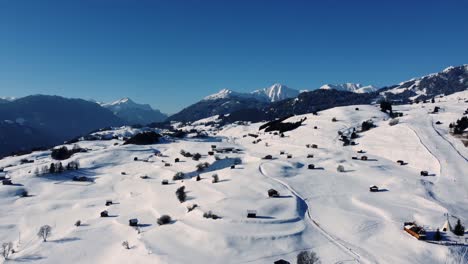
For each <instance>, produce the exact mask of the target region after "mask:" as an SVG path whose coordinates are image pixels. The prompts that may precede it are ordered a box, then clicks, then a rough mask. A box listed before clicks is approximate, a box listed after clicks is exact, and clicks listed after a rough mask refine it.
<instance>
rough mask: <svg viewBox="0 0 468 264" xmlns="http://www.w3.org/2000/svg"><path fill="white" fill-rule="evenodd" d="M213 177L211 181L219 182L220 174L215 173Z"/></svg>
mask: <svg viewBox="0 0 468 264" xmlns="http://www.w3.org/2000/svg"><path fill="white" fill-rule="evenodd" d="M211 177H212V178H213V180H212V181H211V182H212V183H217V182H219V176H218V174H213V175H212V176H211Z"/></svg>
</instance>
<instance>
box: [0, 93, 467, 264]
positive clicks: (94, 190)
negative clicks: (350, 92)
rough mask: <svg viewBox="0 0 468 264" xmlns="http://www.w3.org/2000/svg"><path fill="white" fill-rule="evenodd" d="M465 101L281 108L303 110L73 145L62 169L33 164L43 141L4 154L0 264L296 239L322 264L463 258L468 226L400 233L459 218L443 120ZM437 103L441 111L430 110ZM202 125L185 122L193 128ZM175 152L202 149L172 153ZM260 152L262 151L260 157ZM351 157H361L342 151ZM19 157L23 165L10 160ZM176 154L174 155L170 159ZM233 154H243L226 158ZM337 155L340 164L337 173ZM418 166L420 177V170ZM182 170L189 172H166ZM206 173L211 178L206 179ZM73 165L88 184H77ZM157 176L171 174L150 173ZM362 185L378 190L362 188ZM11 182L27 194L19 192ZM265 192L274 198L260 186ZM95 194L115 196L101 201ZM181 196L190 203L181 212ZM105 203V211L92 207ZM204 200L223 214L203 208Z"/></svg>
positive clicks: (146, 259) (183, 257) (189, 257)
mask: <svg viewBox="0 0 468 264" xmlns="http://www.w3.org/2000/svg"><path fill="white" fill-rule="evenodd" d="M459 98H464V99H463V100H459ZM467 99H468V92H466V91H465V92H461V93H457V94H453V95H450V96H447V97H444V98H441V99H437V101H436V103H435V104H431V103H427V104H417V105H402V106H394V110H397V111H399V112H403V114H404V116H403V117H401V118H399V121H400V122H399V124H397V125H395V126H390V125H389V124H388V116H387V115H386V114H384V113H382V112H380V111H379V108H378V106H376V105H359V106H348V107H338V108H334V109H330V110H326V111H322V112H320V113H319V115H318V116H314V115H311V114H308V115H303V116H296V117H292V118H291V119H290V120H291V121H295V120H299V119H300V118H302V117H304V116H305V117H307V120H306V121H305V123H304V124H303V125H302V126H301V127H299V128H297V129H296V130H293V131H290V132H287V133H285V137H279V136H277V135H273V134H270V133H264V132H260V133H259V132H258V128H259V126H260V125H261V124H251V125H228V126H226V127H224V128H223V129H222V130H221V131H219V132H217V134H216V136H213V137H210V138H206V139H184V140H178V141H174V142H164V143H161V144H155V145H146V146H135V145H122V143H123V141H122V140H117V139H114V140H106V141H83V142H79V143H78V144H79V145H80V147H83V148H87V149H89V151H88V152H86V153H77V154H75V155H73V156H72V157H71V158H70V159H68V160H65V161H62V163H63V164H67V163H68V162H69V161H79V163H80V167H81V168H80V169H79V170H77V171H69V172H65V173H62V174H53V175H49V174H46V175H40V176H35V175H33V172H34V170H35V168H37V167H42V166H43V165H48V164H50V163H51V162H52V160H51V158H50V151H44V152H34V153H32V154H30V155H25V156H21V157H9V158H5V159H2V160H0V167H5V171H6V172H7V175H8V176H10V177H11V179H12V181H13V183H14V185H13V186H2V185H0V207H1V213H0V243H4V242H8V241H11V242H13V244H14V248H15V251H17V253H15V254H12V255H11V256H10V260H8V261H6V263H16V262H17V263H25V262H26V263H28V262H31V263H273V262H274V261H276V260H278V259H285V260H288V261H291V263H294V262H295V259H296V255H297V254H298V253H299V252H300V251H302V250H311V251H314V252H316V253H317V255H318V256H319V257H320V259H321V261H322V263H392V264H393V263H421V264H422V263H468V262H467V259H468V246H466V245H467V243H466V242H465V238H466V237H468V234H465V236H464V237H461V238H458V237H455V236H453V235H452V234H451V233H444V235H445V236H446V237H445V240H447V241H452V242H458V243H465V246H450V247H449V246H446V245H438V244H434V243H428V242H424V241H419V240H417V239H415V238H414V237H412V236H410V235H409V234H408V233H406V232H404V231H403V222H405V221H416V222H417V223H418V224H420V225H423V226H424V227H425V228H426V230H427V231H428V234H429V235H430V234H431V233H433V232H434V231H435V230H436V229H437V228H440V227H442V225H443V224H444V222H445V220H446V216H444V214H446V213H449V215H450V217H449V219H450V221H451V224H452V226H454V225H455V222H456V219H457V218H459V219H461V221H462V222H463V223H465V226H466V225H468V160H467V158H468V149H467V148H466V147H464V146H463V144H462V143H461V141H460V140H459V139H457V138H454V137H452V135H450V134H449V131H448V124H449V123H450V122H454V121H455V120H457V119H459V118H461V117H462V114H463V112H464V111H465V109H467V107H468V104H467V103H465V101H466V100H467ZM434 106H439V107H440V108H441V111H440V113H438V114H431V113H430V112H431V111H432V110H433V108H434ZM356 107H358V108H359V110H358V111H357V110H355V108H356ZM333 117H335V118H336V119H337V122H332V121H331V120H332V118H333ZM368 119H372V120H373V121H374V123H375V124H376V125H377V127H375V128H373V129H371V130H369V131H366V132H363V133H360V134H359V135H360V137H359V138H358V139H356V140H355V141H356V143H357V145H355V146H346V147H344V146H343V144H342V142H341V141H339V135H338V133H337V132H338V131H339V130H344V129H349V128H352V127H359V126H360V124H361V123H362V121H364V120H368ZM205 121H213V120H212V119H207V120H205ZM437 121H440V122H442V124H440V125H436V124H435V123H436V122H437ZM202 123H203V122H198V123H196V124H195V125H196V127H197V128H198V129H200V128H202V127H203V124H202ZM314 126H317V129H314ZM115 133H120V134H121V135H125V136H128V135H131V134H134V133H136V132H135V131H134V130H132V129H128V128H123V129H121V130H118V131H115ZM248 133H259V137H258V138H259V139H261V140H262V141H261V142H259V143H257V144H253V143H252V142H253V141H254V140H255V139H254V138H253V137H250V136H247V137H244V135H247V134H248ZM265 143H268V144H265ZM306 144H316V145H317V148H306ZM211 145H216V146H217V148H218V149H219V148H223V147H234V148H236V149H240V150H241V151H239V152H238V153H223V154H216V155H217V156H218V157H220V158H221V160H216V159H215V156H211V155H208V151H210V150H211ZM69 147H71V146H69ZM181 150H185V151H188V152H191V153H197V152H199V153H201V154H202V158H201V159H200V161H194V160H192V159H191V158H186V157H183V156H182V155H180V154H179V153H180V151H181ZM358 150H364V151H365V154H358V153H357V151H358ZM280 151H285V153H286V154H291V155H292V158H287V156H286V155H280ZM157 152H160V153H162V154H163V155H162V156H157V155H155V153H157ZM308 154H313V155H314V157H313V158H307V155H308ZM266 155H272V156H273V159H272V160H264V159H262V158H263V157H264V156H266ZM362 155H366V156H367V157H368V160H367V161H363V160H353V159H352V157H353V156H358V157H361V156H362ZM135 157H137V158H138V159H139V160H138V161H134V158H135ZM24 158H26V159H31V160H34V163H27V164H20V160H21V159H24ZM175 158H179V159H180V160H181V162H178V163H174V160H175ZM235 158H240V159H241V160H242V163H241V164H240V165H237V166H236V167H235V168H234V169H231V165H232V164H233V162H234V160H235ZM397 160H404V161H405V162H407V164H406V165H404V166H400V165H399V164H398V163H396V161H397ZM167 162H168V163H171V165H172V166H170V167H166V166H165V163H167ZM200 162H208V163H209V164H210V167H209V168H208V169H205V171H202V172H201V173H200V176H201V178H202V179H201V180H200V181H196V180H195V177H191V176H196V175H197V174H198V173H197V171H196V165H197V164H199V163H200ZM309 164H314V165H315V167H316V169H314V170H310V169H308V165H309ZM338 165H343V166H344V168H345V172H337V166H338ZM422 170H426V171H428V172H429V176H427V177H422V176H420V171H422ZM179 171H180V172H184V173H186V175H187V176H188V177H187V178H186V179H184V180H182V181H181V180H178V181H173V180H172V177H173V175H174V174H175V173H176V172H179ZM122 172H125V175H124V174H123V173H122ZM214 173H216V174H218V175H219V182H218V183H212V181H211V180H212V177H211V176H212V175H213V174H214ZM74 176H86V177H89V178H92V179H93V181H92V182H75V181H72V180H71V178H72V177H74ZM141 176H148V178H147V179H142V178H141ZM164 179H167V180H168V181H169V184H168V185H162V184H161V181H162V180H164ZM371 185H377V186H378V187H379V188H380V189H381V190H382V191H380V192H369V186H371ZM180 186H185V189H186V191H187V196H188V197H187V201H185V202H183V203H180V202H179V200H178V199H177V197H176V195H175V191H176V189H177V188H178V187H180ZM22 189H26V190H27V191H28V192H29V194H30V195H29V197H19V195H18V194H19V193H20V191H21V190H22ZM269 189H275V190H277V191H278V192H279V194H280V196H279V197H277V198H270V197H268V194H267V191H268V190H269ZM106 200H112V201H113V202H114V204H113V205H110V206H106V205H105V202H106ZM192 204H197V205H198V207H197V208H195V209H194V210H193V211H191V212H187V206H188V205H192ZM103 210H108V212H109V217H107V218H101V217H100V212H101V211H103ZM247 210H256V212H257V217H256V218H247ZM208 211H212V212H213V213H215V214H216V215H219V216H220V217H221V219H216V220H213V219H207V218H204V217H203V213H205V212H208ZM164 214H167V215H170V216H171V217H172V219H173V221H172V222H171V223H169V224H167V225H162V226H159V225H158V224H157V222H156V221H157V219H158V218H159V217H160V216H161V215H164ZM132 218H138V220H139V224H140V226H139V232H137V230H136V229H135V228H134V227H131V226H129V223H128V220H129V219H132ZM77 220H81V222H82V225H81V226H79V227H76V226H75V225H74V223H75V222H76V221H77ZM46 224H47V225H50V226H51V227H52V235H51V236H50V238H49V239H48V241H47V242H42V240H41V239H39V238H38V237H37V235H36V234H37V232H38V230H39V228H40V227H41V226H43V225H46ZM123 241H128V242H129V244H130V247H131V248H130V249H129V250H127V249H124V247H123V246H122V245H121V244H122V242H123ZM1 261H4V260H0V262H1Z"/></svg>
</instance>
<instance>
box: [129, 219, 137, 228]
mask: <svg viewBox="0 0 468 264" xmlns="http://www.w3.org/2000/svg"><path fill="white" fill-rule="evenodd" d="M128 225H129V226H138V219H136V218H133V219H130V220H128Z"/></svg>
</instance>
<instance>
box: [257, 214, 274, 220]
mask: <svg viewBox="0 0 468 264" xmlns="http://www.w3.org/2000/svg"><path fill="white" fill-rule="evenodd" d="M254 218H257V219H275V218H274V217H272V216H264V215H257V216H256V217H254Z"/></svg>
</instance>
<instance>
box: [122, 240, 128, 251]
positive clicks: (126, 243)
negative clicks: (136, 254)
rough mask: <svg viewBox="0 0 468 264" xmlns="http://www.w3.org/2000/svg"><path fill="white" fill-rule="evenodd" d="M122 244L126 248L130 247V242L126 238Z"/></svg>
mask: <svg viewBox="0 0 468 264" xmlns="http://www.w3.org/2000/svg"><path fill="white" fill-rule="evenodd" d="M122 246H123V247H124V248H125V249H130V244H129V243H128V241H127V240H125V241H124V242H122Z"/></svg>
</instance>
